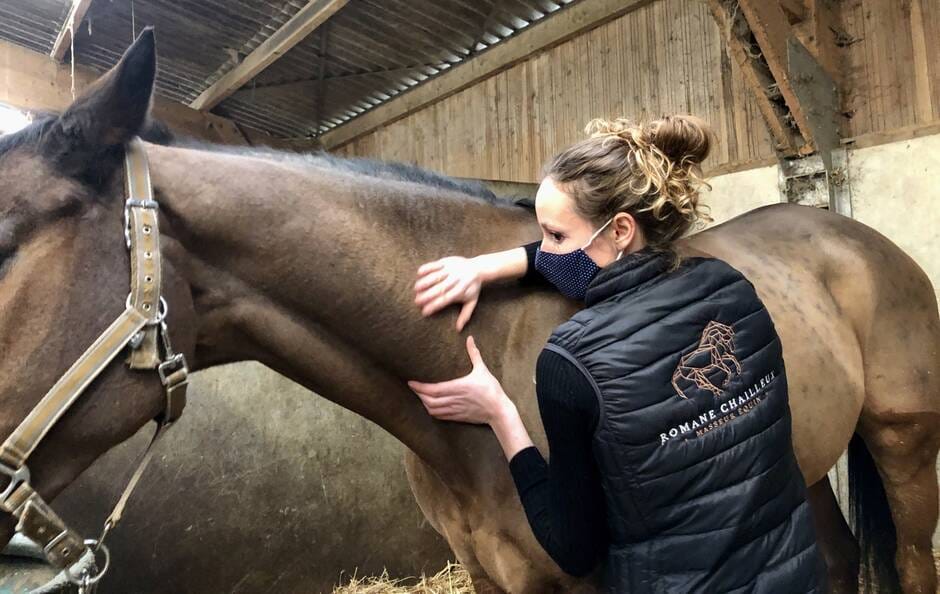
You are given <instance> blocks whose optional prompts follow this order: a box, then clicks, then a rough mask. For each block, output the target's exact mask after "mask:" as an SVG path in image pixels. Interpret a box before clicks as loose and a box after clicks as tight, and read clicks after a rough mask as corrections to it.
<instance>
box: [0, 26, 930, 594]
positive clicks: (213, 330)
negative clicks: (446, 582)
mask: <svg viewBox="0 0 940 594" xmlns="http://www.w3.org/2000/svg"><path fill="white" fill-rule="evenodd" d="M154 68H155V62H154V51H153V39H152V36H151V35H149V34H148V35H144V36H142V38H141V39H140V40H138V42H137V43H136V44H135V45H134V46H133V47H132V48H131V49H130V50H129V51H128V53H127V54H126V55H125V57H124V59H123V60H122V61H121V63H120V64H119V65H118V66H116V67H115V69H114V70H113V71H112V72H111V73H109V75H107V76H106V77H105V78H103V79H102V80H101V81H99V83H98V84H97V85H96V86H95V87H94V88H92V89H90V90H89V92H88V93H87V94H86V95H85V96H84V97H83V98H81V99H79V100H78V101H77V102H76V103H75V104H74V105H73V106H71V107H70V108H69V109H68V110H67V111H66V112H65V113H64V114H63V115H62V116H60V117H58V118H51V119H47V120H43V121H40V122H36V123H34V124H33V125H32V126H31V127H30V128H28V129H26V130H25V131H23V132H20V133H18V134H16V135H15V136H12V137H7V138H4V139H3V140H2V141H0V259H2V261H0V349H2V354H3V356H2V358H0V398H2V400H0V411H2V414H0V425H2V427H0V433H2V434H3V435H6V434H8V433H9V432H10V431H12V430H13V428H14V427H15V426H16V425H17V424H18V423H19V422H20V421H21V420H22V419H23V418H24V416H25V415H26V414H27V412H28V411H29V410H30V409H31V408H32V407H33V406H34V405H35V403H36V402H37V401H38V400H39V398H40V397H41V395H42V394H43V393H44V392H45V390H46V389H47V388H48V387H49V386H51V385H52V384H53V383H54V382H55V380H56V378H57V377H58V376H59V375H61V374H62V372H63V371H64V370H65V368H66V367H68V366H69V365H70V364H71V363H72V361H73V360H74V359H75V358H76V357H77V356H78V355H79V354H80V353H81V352H82V351H83V350H84V349H85V348H86V347H87V345H88V343H89V342H90V341H91V340H93V338H94V337H95V336H96V335H97V334H98V333H99V332H100V331H101V329H102V328H103V327H104V325H106V324H107V323H109V322H110V320H111V319H113V318H114V317H115V316H116V315H117V314H118V313H119V312H120V311H121V310H122V309H123V307H124V298H125V296H126V294H127V282H128V281H127V278H128V273H127V268H128V259H127V252H126V250H125V248H124V244H123V241H124V239H123V236H122V233H121V218H122V208H123V188H122V172H121V166H120V156H121V147H122V144H123V143H124V142H125V141H127V140H128V139H129V138H130V137H131V136H133V135H135V134H139V133H140V132H141V127H142V125H143V122H144V120H145V116H146V113H147V110H148V106H149V103H150V100H151V97H150V85H144V84H141V81H148V80H152V76H153V69H154ZM142 88H144V89H146V90H147V92H146V93H145V92H142V91H141V89H142ZM147 151H148V153H149V155H150V159H151V170H152V179H153V184H154V188H155V191H156V197H157V200H158V201H159V202H160V204H161V222H160V227H161V230H162V233H163V247H162V249H163V253H164V256H165V260H166V263H165V271H164V295H165V297H166V300H167V301H168V302H169V304H170V316H169V320H168V321H169V325H170V331H171V334H172V335H173V336H172V338H173V342H174V345H176V346H177V348H178V349H179V350H183V351H184V352H186V354H187V355H188V357H189V358H190V360H191V361H192V362H194V367H195V368H197V369H198V368H205V367H209V366H213V365H218V364H221V363H226V362H231V361H241V360H257V361H261V362H262V363H264V364H266V365H268V366H269V367H271V368H273V369H275V370H277V371H279V372H280V373H282V374H284V375H285V376H287V377H290V378H292V379H294V380H295V381H297V382H299V383H301V384H303V385H305V386H307V387H308V388H310V389H312V390H314V391H316V392H317V393H319V394H322V395H323V396H324V397H326V398H329V399H331V400H333V401H335V402H337V403H339V404H341V405H342V406H345V407H347V408H349V409H351V410H353V411H355V412H357V413H359V414H361V415H363V416H365V417H367V418H369V419H371V420H373V421H375V422H376V423H378V424H379V425H381V426H382V427H384V428H385V429H386V430H388V431H389V432H391V433H392V434H393V435H395V436H396V437H397V438H398V439H399V440H401V441H402V442H403V443H404V444H405V445H406V446H407V447H408V448H409V449H410V450H411V454H410V455H409V456H408V457H407V460H406V463H407V468H408V471H409V477H410V480H411V483H412V487H413V490H414V493H415V495H416V497H417V500H418V502H419V504H420V506H421V508H422V510H423V512H424V513H425V515H426V516H427V517H428V518H429V520H430V521H431V523H432V524H433V525H434V527H435V528H436V529H437V530H438V531H439V532H440V533H441V534H443V535H444V536H445V538H446V539H447V540H448V542H449V544H450V546H451V547H452V549H453V550H454V552H455V553H456V555H457V557H458V558H459V560H460V561H462V562H463V563H464V564H465V565H466V567H467V568H468V569H469V571H470V572H471V574H472V576H473V579H474V583H475V586H476V588H477V590H478V592H513V593H540V594H541V593H546V592H595V591H597V585H596V584H597V581H596V578H597V576H593V578H591V579H586V580H576V579H573V578H571V577H569V576H567V575H565V574H564V573H562V572H561V570H560V569H559V568H558V567H557V566H555V565H554V564H553V563H552V562H551V560H550V559H549V558H548V557H547V555H546V554H545V553H544V552H543V551H542V550H541V549H540V547H539V546H538V544H537V543H536V542H535V540H534V538H533V536H532V534H531V532H530V530H529V527H528V524H527V522H526V519H525V517H524V515H523V513H522V510H521V506H520V504H519V502H518V499H517V497H516V493H515V490H514V487H513V485H512V482H511V479H510V477H509V473H508V469H507V465H506V462H505V460H504V459H503V457H502V454H501V452H500V450H499V447H498V444H497V443H496V440H495V438H494V437H493V435H492V433H491V432H490V431H489V430H488V429H486V428H483V427H478V426H469V425H462V424H453V423H446V422H439V421H436V420H434V419H432V418H431V417H430V416H428V415H427V413H426V412H425V410H424V408H423V407H422V406H421V404H420V402H419V401H418V399H417V398H415V396H414V395H413V393H412V392H411V391H410V390H409V389H408V388H407V386H406V385H405V383H404V380H405V379H408V378H413V377H422V378H429V379H430V380H434V379H447V378H452V377H455V376H457V375H459V374H461V373H465V372H466V371H467V369H466V367H467V365H466V362H465V355H464V352H463V338H462V337H461V336H458V335H457V334H456V333H455V332H454V331H453V325H454V317H453V316H454V315H455V312H449V313H448V314H447V315H442V316H438V317H437V318H435V319H432V320H423V319H421V317H420V315H419V313H418V311H417V310H416V308H415V307H414V305H413V303H412V282H413V277H414V272H415V270H416V268H417V266H418V265H419V263H421V262H426V261H429V260H431V259H435V258H437V257H440V256H441V255H443V254H448V253H462V254H477V253H481V252H487V251H494V250H496V249H498V248H504V247H506V246H512V245H521V244H522V243H525V242H527V241H529V240H532V239H533V238H534V237H537V236H538V231H537V227H536V222H535V219H534V216H533V215H532V213H531V212H530V211H528V210H526V209H523V208H519V207H517V206H515V205H513V204H510V203H506V202H501V201H499V200H494V199H492V198H487V197H485V196H483V197H481V196H474V195H470V194H468V193H467V192H466V191H463V190H466V188H462V187H461V186H459V185H458V184H456V183H455V182H453V181H449V180H446V179H442V178H437V177H435V176H433V175H430V174H421V173H420V172H416V171H411V170H408V169H402V168H392V167H382V166H380V165H374V166H373V165H368V164H362V163H359V164H351V163H347V162H343V161H339V160H333V159H329V158H327V157H300V156H294V155H283V154H278V153H266V152H245V151H242V152H232V151H225V150H221V149H211V148H206V147H203V148H199V147H195V148H182V147H179V146H159V145H156V144H148V145H147ZM409 175H413V176H415V177H416V179H412V180H411V181H409V180H408V179H407V178H408V176H409ZM422 177H423V179H417V178H422ZM681 249H682V250H683V251H685V252H687V253H698V254H708V255H713V256H716V257H720V258H723V259H725V260H727V261H728V262H730V263H731V264H732V265H734V266H736V267H737V268H738V269H740V270H741V271H743V272H744V273H745V274H746V275H747V276H748V277H749V278H750V279H752V280H753V282H754V284H755V286H756V287H757V290H758V292H759V293H760V295H761V297H762V298H763V299H764V301H765V302H766V304H767V307H768V309H769V310H770V312H771V313H772V315H773V317H774V320H775V322H776V325H777V328H778V331H779V333H780V336H781V338H782V340H783V345H784V351H785V357H786V362H787V367H788V376H789V383H790V386H791V403H792V410H793V427H794V429H793V430H794V442H795V447H796V453H797V457H798V459H799V462H800V466H801V468H802V470H803V472H804V474H805V476H806V479H807V483H809V484H813V483H817V482H819V481H822V480H823V479H824V477H825V476H826V472H827V471H828V470H829V469H830V468H831V467H832V466H833V464H834V463H835V461H836V459H837V458H838V457H839V455H840V454H841V453H842V452H843V451H844V450H845V449H846V446H847V444H848V443H849V441H850V439H851V438H852V436H853V434H855V433H856V432H857V433H858V435H860V436H861V438H862V439H863V440H864V445H865V446H867V451H870V453H871V459H870V460H869V462H871V461H873V463H874V465H873V466H871V465H869V466H868V467H865V466H861V467H859V468H861V469H863V470H864V469H865V468H867V469H868V470H869V471H872V470H874V468H877V472H878V474H880V476H881V478H882V479H883V485H884V489H883V492H882V491H881V483H882V481H878V479H877V476H867V477H863V478H864V479H867V480H868V485H869V486H873V487H875V489H874V491H876V494H879V493H881V494H883V495H884V496H886V503H887V505H888V506H890V517H888V518H887V519H888V524H887V525H886V526H884V525H883V526H881V528H885V527H886V528H887V531H886V532H885V534H889V535H893V534H894V533H895V530H894V528H896V539H897V547H896V558H895V561H896V563H895V565H896V569H897V573H898V576H899V578H900V583H901V585H902V586H903V588H904V591H905V592H907V593H913V592H921V593H932V592H934V591H935V588H936V576H935V573H934V567H933V561H932V557H931V534H932V531H933V526H934V524H935V523H936V519H937V505H938V502H937V499H938V497H937V481H936V475H935V469H934V463H935V460H936V455H937V451H938V448H940V422H938V421H940V373H938V369H940V321H938V312H937V303H936V300H935V296H934V293H933V291H932V289H931V286H930V283H929V282H928V280H927V278H926V276H925V275H924V273H923V272H922V271H921V270H920V269H919V268H918V267H917V266H916V265H915V264H914V262H913V261H912V260H910V258H908V257H907V256H906V255H905V254H903V253H902V252H901V251H900V250H899V249H898V248H897V247H895V246H894V245H893V244H891V243H890V242H889V241H888V240H886V239H885V238H884V237H882V236H881V235H879V234H878V233H877V232H875V231H873V230H872V229H869V228H867V227H865V226H863V225H861V224H858V223H855V222H853V221H851V220H849V219H846V218H842V217H839V216H836V215H833V214H829V213H826V212H823V211H819V210H816V209H812V208H799V207H787V206H780V207H772V208H765V209H761V210H758V211H754V212H751V213H749V214H747V215H745V216H743V217H739V218H737V219H735V220H733V221H731V222H729V223H726V224H724V225H720V226H718V227H715V228H712V229H710V230H708V231H706V232H703V233H700V234H698V235H695V236H694V237H691V238H689V239H688V240H687V241H685V242H684V243H683V244H682V246H681ZM485 297H486V298H485V303H484V304H483V305H482V307H480V309H479V311H478V312H477V313H476V315H475V317H474V319H473V322H472V324H473V327H472V328H471V330H472V332H473V334H474V335H475V336H476V337H477V341H478V344H480V345H481V348H482V349H483V352H484V353H485V355H486V357H487V362H488V363H489V365H490V368H491V370H492V371H493V373H494V374H495V375H496V376H497V377H498V378H499V379H500V380H501V382H502V385H503V386H504V387H505V389H506V391H507V393H508V394H510V396H511V397H512V398H513V399H514V401H515V402H516V404H517V406H518V408H519V410H520V412H521V413H522V415H523V418H524V419H525V421H526V423H527V426H528V427H529V428H530V429H531V432H532V434H533V437H534V439H535V440H536V443H537V445H539V446H540V447H541V448H543V451H544V448H545V441H544V435H543V433H542V432H541V425H540V423H539V416H538V411H537V405H536V401H535V397H534V386H533V384H532V370H533V369H534V363H535V359H536V356H537V354H538V352H539V350H540V349H541V347H542V344H543V342H544V340H545V338H547V336H548V335H549V334H550V332H551V330H552V328H553V327H554V326H555V325H557V324H558V323H560V322H561V321H563V320H565V319H566V318H567V317H568V316H569V315H571V314H572V313H573V312H574V310H575V308H576V305H575V304H574V303H572V302H570V301H567V300H565V299H564V298H562V297H560V296H558V295H556V294H554V293H550V292H523V291H522V290H521V289H519V288H518V287H515V286H509V285H507V286H505V287H502V288H494V289H491V290H488V294H487V295H486V296H485ZM162 405H163V402H162V397H161V391H160V389H159V383H158V382H157V381H156V378H154V377H151V375H150V374H144V375H142V374H139V373H135V372H131V371H128V370H127V369H126V368H125V367H124V366H122V365H120V364H113V365H112V366H111V367H110V368H109V369H108V371H107V372H106V373H105V375H103V376H102V377H100V378H99V379H98V380H96V382H95V384H93V385H92V388H91V389H90V390H89V391H88V392H86V393H85V394H84V395H83V396H82V398H81V400H80V401H79V402H78V404H77V405H76V406H74V407H73V408H72V409H71V410H70V411H69V412H68V413H67V414H66V415H65V416H64V417H63V418H62V420H61V421H60V422H59V423H58V425H56V427H55V428H54V429H53V431H52V432H51V433H50V434H49V436H48V438H47V440H46V441H44V442H43V443H42V445H40V447H39V449H37V450H36V452H35V454H34V455H33V457H32V458H31V459H30V468H31V469H32V471H33V475H32V476H33V485H34V487H35V488H36V489H37V490H38V491H39V492H41V493H42V494H43V495H44V496H45V497H46V498H47V499H51V498H53V497H54V496H55V495H56V494H57V493H59V492H60V491H61V490H62V489H64V488H65V487H66V486H67V485H68V484H69V483H71V482H72V481H73V480H74V479H75V478H76V476H78V474H79V473H81V472H82V471H83V470H84V469H85V468H87V467H88V466H89V465H90V464H91V463H92V462H93V461H94V460H95V459H96V458H98V457H99V456H101V455H102V454H103V453H104V452H105V451H106V450H108V449H109V448H111V447H112V446H114V445H115V444H117V443H119V442H121V441H122V440H124V439H126V438H128V437H129V436H130V435H132V434H134V433H135V432H136V431H137V430H138V429H139V428H140V427H142V426H143V425H144V424H145V423H146V422H148V420H149V419H151V418H153V417H154V416H155V415H156V414H157V413H158V412H159V411H160V410H161V408H162ZM257 406H258V412H259V414H264V400H263V398H260V397H259V399H258V403H257ZM310 439H311V440H316V436H311V438H310ZM857 444H859V446H860V449H864V447H862V446H861V445H860V444H861V442H857ZM821 485H822V486H821V487H820V488H819V490H818V491H817V492H818V493H819V494H821V496H820V497H819V498H817V499H818V500H814V509H815V510H816V513H817V515H818V523H819V524H820V525H821V528H823V529H825V533H824V536H825V538H826V546H827V547H828V550H829V553H830V556H829V558H830V560H831V561H833V562H835V561H837V560H838V559H837V558H836V557H837V555H835V554H834V553H833V551H836V552H838V551H839V550H840V549H841V550H849V551H851V548H852V547H853V546H854V545H852V543H853V540H852V538H851V535H848V534H847V533H846V532H847V531H846V529H845V525H844V521H842V519H841V516H837V515H834V514H832V513H831V512H832V509H831V507H832V499H831V493H830V492H829V491H828V488H827V485H826V483H825V482H823V483H821ZM864 492H865V491H862V493H864ZM861 503H862V505H863V506H864V503H865V502H864V501H862V502H861ZM871 509H873V508H871ZM871 509H870V508H865V510H864V512H865V513H864V514H862V515H863V516H864V517H867V518H877V516H876V515H872V514H871V513H870V511H871ZM885 509H887V507H886V508H885ZM891 519H893V523H894V527H891V525H890V520H891ZM872 528H878V526H873V527H872ZM0 531H2V532H3V534H2V535H0V539H5V538H7V537H9V535H10V534H11V533H12V524H11V523H10V522H5V523H3V524H2V528H0ZM864 536H865V537H866V542H870V541H875V542H876V543H884V544H888V545H889V546H890V547H891V548H892V550H893V548H894V547H893V543H891V539H890V538H883V537H882V533H866V534H865V535H864ZM863 544H864V543H863ZM848 557H849V559H848V566H849V567H851V565H852V559H851V554H849V555H848ZM118 561H119V560H118ZM834 565H835V563H834Z"/></svg>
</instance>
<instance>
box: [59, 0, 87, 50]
mask: <svg viewBox="0 0 940 594" xmlns="http://www.w3.org/2000/svg"><path fill="white" fill-rule="evenodd" d="M90 7H91V0H72V7H71V8H69V14H68V16H67V17H65V21H64V22H63V23H62V26H61V27H59V34H58V35H56V38H55V43H54V44H53V45H52V52H50V54H49V55H50V56H52V59H53V60H55V61H56V62H61V61H62V59H63V58H65V53H66V52H67V51H68V50H69V47H71V45H72V31H73V30H75V29H78V27H79V25H81V24H82V21H83V20H84V19H85V13H87V12H88V9H89V8H90ZM73 59H74V58H73Z"/></svg>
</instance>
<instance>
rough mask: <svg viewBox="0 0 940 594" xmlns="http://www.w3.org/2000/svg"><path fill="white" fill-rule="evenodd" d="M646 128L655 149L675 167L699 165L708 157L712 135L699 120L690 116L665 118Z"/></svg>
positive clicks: (708, 128)
mask: <svg viewBox="0 0 940 594" xmlns="http://www.w3.org/2000/svg"><path fill="white" fill-rule="evenodd" d="M648 127H649V130H650V137H651V140H652V142H653V144H654V145H656V148H658V149H659V150H661V151H662V152H663V153H664V154H665V155H666V156H667V157H669V158H670V159H672V161H673V162H674V163H676V164H677V165H681V164H684V163H692V164H695V165H700V164H701V163H702V162H703V161H705V158H706V157H708V153H709V151H710V150H711V146H712V143H713V134H712V131H711V128H710V127H709V126H708V124H706V123H705V122H704V121H702V120H701V119H699V118H697V117H695V116H691V115H673V116H665V117H663V118H660V119H658V120H655V121H653V122H651V123H650V124H649V125H648Z"/></svg>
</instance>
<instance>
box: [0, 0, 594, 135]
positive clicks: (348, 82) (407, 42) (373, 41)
mask: <svg viewBox="0 0 940 594" xmlns="http://www.w3.org/2000/svg"><path fill="white" fill-rule="evenodd" d="M307 1H308V0H122V1H120V2H114V1H111V0H93V2H92V4H91V7H90V9H89V11H88V14H87V15H86V18H85V21H84V22H83V24H82V26H81V27H80V28H79V31H78V32H77V34H76V37H75V53H76V55H77V62H78V63H79V64H83V65H86V66H90V67H92V68H94V69H97V70H99V71H104V70H106V69H107V68H110V67H111V66H113V65H114V64H115V63H116V62H117V60H118V59H119V58H120V56H121V54H122V52H123V51H124V50H125V49H126V48H127V46H128V45H129V44H130V42H131V41H132V39H133V36H134V32H135V31H137V32H139V31H140V30H141V29H142V28H143V27H144V26H146V25H153V26H154V28H155V31H156V35H157V48H158V59H159V72H158V77H157V83H156V88H157V92H158V93H159V94H160V95H163V96H165V97H167V98H170V99H173V100H175V101H180V102H183V103H190V102H192V101H193V100H194V99H195V98H196V97H198V96H199V94H200V93H202V92H203V91H204V90H205V89H206V88H208V87H209V86H211V84H212V83H214V82H215V81H216V80H218V79H219V78H220V77H221V76H223V75H224V74H225V73H226V72H228V71H229V70H231V69H232V68H233V67H235V66H236V65H237V64H238V63H240V62H241V60H243V59H244V58H245V56H247V55H248V54H250V53H251V52H252V51H253V50H254V49H255V48H257V47H258V46H259V45H260V44H261V43H263V42H264V41H265V40H266V39H268V37H270V36H271V35H272V34H273V33H274V32H275V31H277V30H278V29H279V28H280V27H281V26H283V25H284V23H286V22H287V21H288V20H290V19H291V17H293V16H294V15H296V14H297V13H298V11H299V10H301V9H302V8H303V7H304V6H305V5H306V4H307ZM574 1H576V0H350V1H349V3H348V4H347V5H346V6H345V7H343V8H342V9H341V10H340V11H339V12H337V13H336V14H335V15H333V17H332V18H331V19H330V20H329V21H328V22H327V23H326V24H325V25H324V26H321V27H320V28H319V29H318V30H317V31H315V32H314V33H313V34H311V35H309V36H308V37H307V38H306V39H304V40H302V41H301V42H300V43H298V44H297V45H296V46H295V47H294V48H292V49H291V50H290V51H288V52H287V53H285V54H284V55H283V56H281V57H280V58H279V59H278V60H277V61H275V62H274V63H273V64H271V65H270V66H269V67H268V68H267V69H265V70H264V71H262V72H261V73H260V74H258V76H256V77H255V79H254V80H252V81H250V82H249V83H248V84H246V85H245V86H244V87H243V88H242V89H240V90H239V91H238V92H236V93H235V94H233V95H232V96H231V97H229V98H228V99H226V100H225V101H223V102H222V103H221V104H220V105H218V106H217V107H216V109H215V110H214V111H216V112H217V113H219V114H221V115H225V116H227V117H231V118H232V119H234V120H235V121H236V122H238V123H240V124H242V125H247V126H252V127H255V128H260V129H262V130H264V131H267V132H269V133H271V134H273V135H275V136H281V137H303V136H310V135H317V134H319V133H322V132H324V131H326V130H329V129H331V128H333V127H335V126H337V125H340V124H342V123H343V122H345V121H348V120H349V119H350V118H352V117H355V116H357V115H359V114H361V113H364V112H365V111H367V110H368V109H370V108H372V107H374V106H376V105H379V104H380V103H382V102H384V101H387V100H389V99H391V98H394V97H395V96H396V95H399V94H400V93H402V92H404V91H406V90H408V89H410V88H412V87H414V86H416V85H417V84H421V83H422V82H424V81H426V80H429V79H430V78H433V77H434V76H436V75H438V74H440V73H441V72H445V71H446V70H447V69H448V68H449V67H451V66H453V65H455V64H457V63H459V62H461V61H463V60H465V59H468V58H470V57H472V56H474V55H476V53H478V52H479V51H482V50H483V49H486V48H487V47H489V46H492V45H493V44H495V43H498V42H499V41H501V40H502V39H504V38H506V37H510V36H512V35H514V34H515V33H516V32H518V31H519V30H521V29H523V28H525V27H527V26H528V25H529V24H530V23H532V22H535V21H538V20H540V19H542V18H545V17H547V16H548V15H550V14H552V13H554V12H556V11H557V10H558V9H559V8H560V7H563V6H565V5H567V4H570V3H572V2H574ZM70 4H71V0H0V39H5V40H8V41H11V42H13V43H16V44H19V45H23V46H25V47H28V48H29V49H32V50H34V51H38V52H43V53H49V52H50V51H51V49H52V45H53V43H54V42H55V38H56V35H57V33H58V31H59V28H60V26H61V24H62V22H63V21H64V20H65V18H66V16H67V15H68V10H69V6H70ZM324 32H325V33H324ZM324 35H325V40H324ZM324 41H325V43H324ZM321 48H325V50H326V51H325V55H323V52H321ZM321 77H322V78H323V79H324V80H323V82H322V83H321V82H320V79H321Z"/></svg>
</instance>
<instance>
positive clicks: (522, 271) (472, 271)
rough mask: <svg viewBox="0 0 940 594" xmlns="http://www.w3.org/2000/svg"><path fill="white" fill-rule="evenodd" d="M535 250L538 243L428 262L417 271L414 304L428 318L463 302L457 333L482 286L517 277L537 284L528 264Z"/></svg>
mask: <svg viewBox="0 0 940 594" xmlns="http://www.w3.org/2000/svg"><path fill="white" fill-rule="evenodd" d="M537 247H538V242H536V243H532V244H529V245H526V246H524V247H517V248H513V249H510V250H505V251H502V252H494V253H491V254H482V255H480V256H476V257H473V258H463V257H460V256H451V257H447V258H442V259H440V260H435V261H434V262H428V263H427V264H424V265H423V266H421V267H420V268H418V278H417V280H416V281H415V286H414V289H415V304H417V305H418V307H420V308H421V314H422V315H423V316H425V317H427V316H430V315H433V314H435V313H437V312H438V311H440V310H442V309H444V308H445V307H447V306H449V305H451V304H453V303H462V304H463V307H462V308H461V310H460V315H458V316H457V331H458V332H459V331H460V330H463V327H464V326H465V325H466V323H467V322H468V321H469V320H470V316H471V315H473V310H474V309H475V308H476V305H477V302H478V301H479V299H480V291H482V289H483V285H484V284H488V283H492V282H496V281H499V280H509V279H519V278H521V279H523V280H524V281H525V282H526V284H538V280H537V278H535V277H533V276H532V271H533V268H534V267H533V266H532V265H531V263H532V261H533V259H534V257H535V250H536V249H537ZM543 280H544V279H543Z"/></svg>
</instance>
